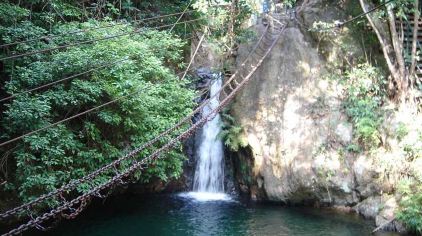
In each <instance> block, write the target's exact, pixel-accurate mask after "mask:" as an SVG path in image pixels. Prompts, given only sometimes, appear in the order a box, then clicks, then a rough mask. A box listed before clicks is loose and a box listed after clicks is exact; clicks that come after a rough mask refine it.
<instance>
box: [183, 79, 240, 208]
mask: <svg viewBox="0 0 422 236" xmlns="http://www.w3.org/2000/svg"><path fill="white" fill-rule="evenodd" d="M221 85H222V79H221V76H218V78H217V79H216V80H215V81H213V82H212V85H211V89H210V96H211V97H214V95H216V94H217V93H218V92H219V90H220V89H221ZM218 105H220V100H219V96H218V95H217V96H215V98H213V99H211V101H210V103H208V105H207V106H205V107H204V108H203V109H202V116H207V115H209V114H210V113H211V112H212V111H213V110H214V109H215V108H217V107H218ZM211 117H212V116H211ZM221 126H222V122H221V117H220V115H219V114H217V115H215V116H214V117H213V119H212V120H209V121H207V122H206V123H205V124H204V127H203V128H202V135H201V137H200V140H199V148H198V152H197V156H198V157H199V158H198V162H197V164H196V170H195V177H194V180H193V181H194V182H193V192H189V193H182V194H180V196H182V197H188V198H193V199H195V200H197V201H217V200H218V201H232V199H231V197H230V196H229V195H227V194H225V193H224V152H223V142H222V141H221V139H220V138H219V137H218V134H219V133H220V132H221Z"/></svg>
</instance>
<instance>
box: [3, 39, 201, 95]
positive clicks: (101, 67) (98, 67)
mask: <svg viewBox="0 0 422 236" xmlns="http://www.w3.org/2000/svg"><path fill="white" fill-rule="evenodd" d="M193 38H194V36H193V37H190V38H183V40H191V39H193ZM129 59H130V58H129V57H126V58H124V59H119V60H116V61H112V62H110V63H106V64H103V63H100V65H98V66H95V67H93V68H91V69H89V70H86V71H84V72H80V73H78V74H74V75H70V76H68V77H65V78H62V79H59V80H55V81H52V82H49V83H46V84H43V85H40V86H38V87H35V88H31V89H28V90H25V91H22V92H17V93H14V94H12V95H10V96H8V97H4V98H0V103H3V102H5V101H8V100H10V99H13V98H16V97H17V96H19V95H23V94H26V93H31V92H34V91H38V90H40V89H44V88H47V87H50V86H53V85H56V84H58V83H62V82H65V81H69V80H72V79H74V78H77V77H80V76H82V75H86V74H89V73H91V72H94V71H98V70H99V69H103V68H107V67H110V66H113V65H117V64H118V63H121V62H125V61H128V60H129Z"/></svg>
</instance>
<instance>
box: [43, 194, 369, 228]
mask: <svg viewBox="0 0 422 236" xmlns="http://www.w3.org/2000/svg"><path fill="white" fill-rule="evenodd" d="M373 229H374V226H373V225H372V224H371V222H368V221H365V220H363V219H362V218H360V217H358V216H356V215H351V214H339V213H335V212H333V211H329V210H321V209H304V208H286V207H282V206H279V205H274V204H273V205H257V204H248V203H241V202H238V201H208V202H199V201H194V200H191V199H187V198H183V197H180V196H178V195H151V196H136V195H123V196H119V197H116V198H114V199H108V200H106V201H105V202H104V203H101V204H100V203H96V204H93V205H92V206H91V207H90V208H89V209H87V210H86V211H85V212H84V213H83V215H82V216H80V217H78V218H77V219H76V220H73V221H64V222H63V223H62V224H60V225H59V226H58V227H57V228H56V229H55V230H54V231H50V232H48V233H47V235H69V236H70V235H72V236H73V235H90V236H94V235H107V236H108V235H110V236H111V235H154V236H158V235H183V236H185V235H309V236H328V235H333V236H334V235H336V236H338V235H340V236H346V235H370V232H371V231H372V230H373ZM45 234H46V233H44V235H45Z"/></svg>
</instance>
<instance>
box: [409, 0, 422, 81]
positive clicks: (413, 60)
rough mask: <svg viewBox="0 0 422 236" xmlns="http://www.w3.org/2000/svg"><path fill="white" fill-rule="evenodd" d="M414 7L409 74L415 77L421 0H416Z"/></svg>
mask: <svg viewBox="0 0 422 236" xmlns="http://www.w3.org/2000/svg"><path fill="white" fill-rule="evenodd" d="M414 9H415V14H414V17H415V18H414V19H413V22H414V23H413V24H414V26H413V32H412V33H413V34H412V54H411V65H410V72H409V75H410V76H413V78H414V77H415V68H416V51H417V50H416V49H417V41H416V40H418V30H419V16H420V12H419V0H415V3H414ZM413 78H412V82H411V84H412V86H413V84H414V80H413Z"/></svg>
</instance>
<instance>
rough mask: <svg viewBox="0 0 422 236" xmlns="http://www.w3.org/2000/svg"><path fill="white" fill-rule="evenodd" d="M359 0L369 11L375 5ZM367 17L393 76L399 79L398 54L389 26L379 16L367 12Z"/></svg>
mask: <svg viewBox="0 0 422 236" xmlns="http://www.w3.org/2000/svg"><path fill="white" fill-rule="evenodd" d="M359 2H360V5H361V7H362V9H363V11H364V12H367V11H368V9H369V8H372V7H373V5H372V4H371V3H369V2H367V1H366V0H359ZM366 18H367V19H368V21H369V24H370V25H371V27H372V29H373V30H374V31H375V34H376V35H377V38H378V41H379V42H380V44H381V48H382V52H383V54H384V58H385V60H386V62H387V66H388V69H389V71H390V73H391V76H392V77H393V79H394V80H395V81H397V80H399V79H400V73H399V70H398V69H397V65H396V64H397V63H396V55H395V53H394V51H393V44H392V42H391V37H390V35H389V29H388V26H387V25H385V24H384V23H383V22H382V21H381V20H380V19H379V18H377V17H371V14H367V15H366Z"/></svg>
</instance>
